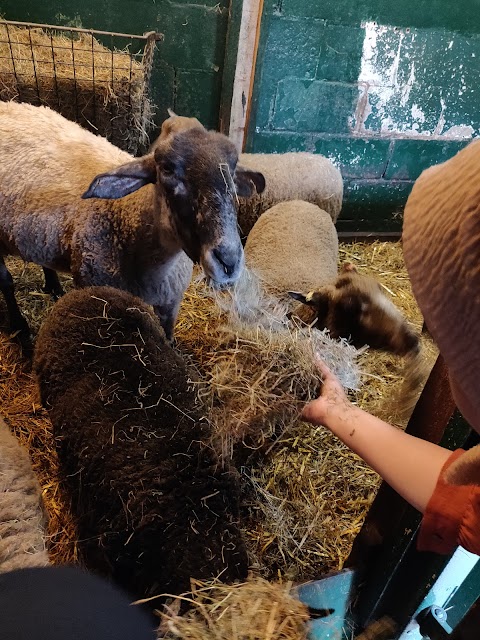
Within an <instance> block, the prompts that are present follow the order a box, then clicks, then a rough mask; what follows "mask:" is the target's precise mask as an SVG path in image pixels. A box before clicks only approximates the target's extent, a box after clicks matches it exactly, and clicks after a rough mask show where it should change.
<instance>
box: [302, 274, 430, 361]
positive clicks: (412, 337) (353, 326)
mask: <svg viewBox="0 0 480 640" xmlns="http://www.w3.org/2000/svg"><path fill="white" fill-rule="evenodd" d="M290 295H291V296H292V297H293V298H295V299H296V300H300V301H301V302H303V303H304V304H306V305H308V306H309V307H310V308H311V309H312V311H313V312H314V320H315V325H314V326H316V327H317V328H319V329H328V330H329V332H330V335H331V337H332V338H346V339H348V340H350V342H351V343H352V344H353V345H354V346H356V347H357V348H359V347H362V346H364V345H369V346H370V347H371V348H372V349H382V350H385V351H391V352H393V353H396V354H398V355H405V354H407V353H409V352H411V351H415V352H416V351H418V349H419V338H418V336H417V335H416V334H415V333H414V332H413V331H412V329H411V328H410V326H409V325H408V323H407V322H406V320H405V319H404V318H403V316H402V314H401V313H400V311H399V310H398V309H397V308H396V307H395V305H394V304H393V303H392V302H391V301H390V300H389V299H388V298H387V297H386V295H385V294H384V292H383V289H382V287H381V285H380V284H379V283H378V282H377V281H376V280H374V279H373V278H370V277H369V276H366V275H362V274H359V273H358V272H357V270H356V269H355V267H353V265H351V264H346V265H344V267H343V269H342V271H341V273H340V275H339V276H338V278H337V280H336V281H335V282H334V283H333V284H332V285H327V286H326V287H322V288H321V289H319V290H318V291H313V292H311V293H309V294H307V295H304V294H301V293H297V292H290Z"/></svg>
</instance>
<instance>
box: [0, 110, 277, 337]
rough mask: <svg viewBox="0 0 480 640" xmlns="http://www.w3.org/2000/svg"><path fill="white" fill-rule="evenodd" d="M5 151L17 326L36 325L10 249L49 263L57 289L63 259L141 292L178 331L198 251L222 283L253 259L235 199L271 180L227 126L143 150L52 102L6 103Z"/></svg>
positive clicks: (0, 271) (1, 271)
mask: <svg viewBox="0 0 480 640" xmlns="http://www.w3.org/2000/svg"><path fill="white" fill-rule="evenodd" d="M0 157H1V159H2V161H1V163H0V205H1V206H0V290H1V291H2V293H3V295H4V297H5V300H6V303H7V307H8V311H9V315H10V322H11V325H12V329H13V330H20V332H23V334H27V335H28V325H27V323H26V321H25V319H24V318H23V317H22V315H21V313H20V310H19V309H18V306H17V303H16V300H15V295H14V287H13V280H12V277H11V275H10V273H9V272H8V270H7V268H6V266H5V263H4V260H3V257H4V256H6V255H18V256H20V257H21V258H22V259H23V260H25V261H29V262H35V263H36V264H39V265H41V266H42V267H44V270H46V290H47V291H49V292H52V293H54V294H57V295H60V294H61V293H62V292H61V287H60V283H59V282H58V278H57V276H56V273H54V271H57V270H59V271H70V272H71V273H72V275H73V280H74V283H75V284H76V285H77V286H81V287H85V286H88V285H110V286H113V287H116V288H119V289H124V290H126V291H129V292H130V293H133V294H135V295H137V296H138V297H140V298H142V299H143V300H144V301H145V302H147V303H148V304H151V305H153V307H154V310H155V313H156V314H157V316H158V317H159V318H160V321H161V323H162V325H163V327H164V329H165V332H166V335H167V337H168V338H171V337H172V334H173V328H174V324H175V320H176V316H177V313H178V308H179V306H180V302H181V299H182V297H183V293H184V291H185V289H186V287H187V286H188V283H189V280H190V278H191V273H192V264H191V261H193V262H200V263H201V265H202V267H203V270H204V272H205V274H206V276H207V278H208V279H209V280H210V281H211V282H212V283H213V284H214V285H218V286H227V285H229V284H232V283H233V282H235V281H236V280H237V278H238V277H239V275H240V273H241V271H242V269H243V264H244V257H243V248H242V244H241V242H240V237H239V234H238V228H237V212H236V205H237V203H236V198H237V196H246V197H248V196H250V195H252V193H253V191H254V189H255V187H256V189H257V190H258V191H261V190H262V189H263V188H264V186H265V183H264V180H263V176H261V174H259V173H256V172H252V171H248V170H243V169H242V168H241V167H239V166H237V161H238V154H237V152H236V150H235V147H234V145H233V144H232V143H231V142H230V141H229V140H228V138H226V137H225V136H223V135H221V134H219V133H216V132H210V131H207V130H205V129H204V128H203V127H196V128H192V129H189V130H184V131H172V132H171V134H170V135H168V136H166V137H165V138H164V139H163V140H162V141H161V142H160V143H159V144H158V145H157V146H156V148H155V152H154V153H150V154H147V155H146V156H144V157H142V158H138V159H134V158H132V156H130V155H129V154H127V153H125V152H123V151H120V150H119V149H118V148H116V147H114V146H113V145H111V144H110V143H109V142H107V140H105V139H104V138H101V137H99V136H95V135H93V134H92V133H90V132H88V131H86V130H84V129H82V128H81V127H80V126H79V125H77V124H75V123H73V122H69V121H68V120H66V119H65V118H63V117H62V116H61V115H59V114H57V113H55V112H54V111H52V110H50V109H49V108H47V107H35V106H31V105H27V104H17V103H14V102H0ZM89 185H90V186H89ZM82 194H83V195H82ZM187 256H188V258H187Z"/></svg>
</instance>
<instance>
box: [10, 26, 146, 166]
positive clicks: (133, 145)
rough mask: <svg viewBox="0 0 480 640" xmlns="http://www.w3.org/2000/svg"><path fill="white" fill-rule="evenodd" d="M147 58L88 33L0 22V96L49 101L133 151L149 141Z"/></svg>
mask: <svg viewBox="0 0 480 640" xmlns="http://www.w3.org/2000/svg"><path fill="white" fill-rule="evenodd" d="M151 63H152V61H151V60H148V59H146V60H144V61H143V62H140V61H139V60H137V59H136V57H135V56H134V55H133V54H131V53H130V51H129V50H127V49H125V50H123V51H120V50H117V49H114V48H112V49H109V48H107V47H105V46H104V45H103V44H101V43H100V42H99V41H98V40H96V38H95V37H94V36H93V34H91V33H88V32H74V31H69V29H68V27H65V28H64V29H63V30H62V28H61V27H59V28H58V31H57V30H55V32H53V31H51V30H50V31H48V30H46V29H42V28H38V27H34V26H32V27H30V28H29V27H20V26H15V25H13V24H9V23H6V22H1V21H0V100H14V99H19V100H21V101H22V102H29V103H31V104H34V105H39V104H43V105H46V106H49V107H51V108H52V109H54V110H55V111H58V112H59V113H61V114H62V115H63V116H64V117H65V118H67V119H68V120H73V121H75V122H78V123H79V124H80V125H82V126H83V127H85V128H87V129H89V130H90V131H93V132H94V133H98V134H100V135H102V136H105V137H107V138H108V139H109V140H110V142H112V143H113V144H115V145H116V146H118V147H120V148H121V149H123V150H125V151H128V152H130V153H132V154H135V153H136V152H137V150H138V148H139V146H141V145H144V144H147V143H148V136H147V132H148V130H149V128H150V127H151V126H152V125H153V123H152V115H153V106H152V103H151V102H150V100H149V98H148V96H147V91H148V86H147V82H148V76H149V73H148V71H149V69H148V70H147V69H146V66H145V65H151Z"/></svg>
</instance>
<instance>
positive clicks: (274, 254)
mask: <svg viewBox="0 0 480 640" xmlns="http://www.w3.org/2000/svg"><path fill="white" fill-rule="evenodd" d="M245 259H246V262H247V265H248V266H249V267H250V268H252V269H254V270H255V271H256V272H257V274H258V275H259V276H260V277H261V279H262V281H263V282H264V284H265V285H267V286H268V287H269V288H272V289H273V290H275V291H276V292H278V293H279V294H280V295H285V294H286V293H287V291H304V292H308V291H312V290H313V289H318V288H320V287H322V286H324V285H326V284H329V283H331V282H332V281H333V280H335V278H336V277H337V271H338V269H337V264H338V237H337V231H336V229H335V225H334V224H333V222H332V219H331V217H330V216H329V214H328V213H326V211H323V210H322V209H320V208H319V207H317V206H316V205H314V204H311V203H310V202H304V201H302V200H292V201H291V202H281V203H280V204H277V205H275V206H274V207H272V208H271V209H269V210H268V211H266V212H265V213H262V215H261V216H260V218H259V219H258V220H257V222H256V223H255V225H254V227H253V229H252V230H251V231H250V233H249V234H248V238H247V242H246V244H245Z"/></svg>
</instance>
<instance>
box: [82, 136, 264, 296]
mask: <svg viewBox="0 0 480 640" xmlns="http://www.w3.org/2000/svg"><path fill="white" fill-rule="evenodd" d="M237 163H238V154H237V151H236V149H235V146H234V145H233V144H232V143H231V142H230V140H229V139H228V138H227V137H226V136H224V135H222V134H219V133H216V132H212V131H207V130H206V129H204V128H203V127H202V126H199V127H189V128H187V129H185V130H180V131H178V132H172V133H171V134H170V135H168V136H166V137H165V139H161V138H160V139H159V140H158V142H157V144H156V146H155V152H154V154H149V155H147V156H144V157H143V158H139V159H138V160H135V161H133V162H131V163H129V164H127V165H124V166H123V167H118V168H117V169H115V170H114V171H112V172H109V173H105V174H102V175H100V176H97V178H95V180H94V181H93V182H92V184H91V186H90V188H89V189H88V191H87V192H86V193H85V194H84V196H83V197H84V198H91V197H101V198H121V197H123V196H125V195H127V194H129V193H132V192H133V191H136V190H137V189H139V188H140V187H141V186H143V185H145V184H147V183H154V184H155V185H156V189H157V197H158V201H159V207H158V210H159V215H161V216H162V220H161V222H162V224H163V225H164V226H167V227H168V228H169V229H170V230H171V231H172V232H173V234H174V235H175V236H176V237H177V238H178V240H179V242H180V245H181V247H182V249H183V250H184V251H185V253H186V254H187V255H188V256H189V258H190V259H191V260H193V261H194V262H199V263H200V264H201V265H202V267H203V270H204V272H205V275H206V276H207V278H208V279H209V281H210V282H211V283H212V284H213V285H214V286H219V287H222V286H228V285H230V284H233V283H234V282H235V281H236V280H237V279H238V277H239V276H240V274H241V272H242V269H243V266H244V255H243V247H242V243H241V241H240V236H239V233H238V224H237V199H238V196H242V197H249V196H252V195H253V194H254V192H255V190H256V191H257V192H258V193H261V192H262V191H263V190H264V188H265V179H264V177H263V175H262V174H261V173H257V172H255V171H247V170H245V169H243V168H241V167H240V166H238V164H237ZM162 203H166V205H167V206H166V207H165V206H164V204H162Z"/></svg>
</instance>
